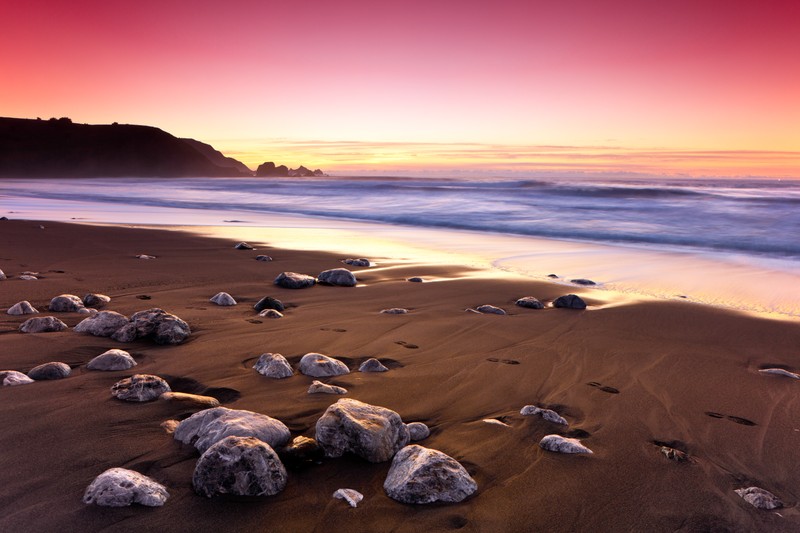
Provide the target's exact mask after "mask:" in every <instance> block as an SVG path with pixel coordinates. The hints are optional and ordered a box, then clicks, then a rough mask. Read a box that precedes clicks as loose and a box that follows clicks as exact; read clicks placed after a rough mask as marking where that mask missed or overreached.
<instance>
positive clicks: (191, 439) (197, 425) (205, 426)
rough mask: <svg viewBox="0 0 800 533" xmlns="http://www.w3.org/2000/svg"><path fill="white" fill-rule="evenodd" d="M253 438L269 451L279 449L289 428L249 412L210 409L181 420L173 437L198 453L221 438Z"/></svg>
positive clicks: (284, 442)
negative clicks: (269, 448) (266, 445)
mask: <svg viewBox="0 0 800 533" xmlns="http://www.w3.org/2000/svg"><path fill="white" fill-rule="evenodd" d="M234 435H235V436H237V437H255V438H256V439H259V440H261V441H264V442H266V443H267V444H269V445H270V446H272V447H273V448H280V447H281V446H283V445H284V444H286V443H287V442H289V440H290V439H291V434H290V433H289V428H287V427H286V425H285V424H284V423H283V422H281V421H280V420H277V419H275V418H272V417H270V416H267V415H263V414H261V413H254V412H253V411H245V410H240V409H228V408H227V407H214V408H212V409H206V410H204V411H199V412H197V413H195V414H193V415H192V416H190V417H189V418H187V419H185V420H182V421H181V423H180V424H178V427H177V428H176V429H175V434H174V435H173V436H174V438H175V439H176V440H179V441H181V442H183V443H184V444H191V445H193V446H194V447H195V448H197V449H198V450H199V451H200V452H204V451H206V450H207V449H208V448H209V447H211V446H212V445H213V444H214V443H216V442H219V441H221V440H222V439H224V438H225V437H230V436H234Z"/></svg>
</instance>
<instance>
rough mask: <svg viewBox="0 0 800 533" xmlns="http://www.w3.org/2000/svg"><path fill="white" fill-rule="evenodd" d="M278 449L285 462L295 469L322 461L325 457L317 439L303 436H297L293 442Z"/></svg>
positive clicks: (288, 466) (287, 465)
mask: <svg viewBox="0 0 800 533" xmlns="http://www.w3.org/2000/svg"><path fill="white" fill-rule="evenodd" d="M277 451H278V455H279V456H280V458H281V461H283V464H284V465H286V467H287V468H290V469H295V470H298V469H301V468H304V467H306V466H309V465H311V464H316V463H320V462H321V461H322V459H323V458H324V457H325V454H324V453H323V451H322V448H320V447H319V445H318V444H317V441H315V440H314V439H309V438H308V437H301V436H298V437H295V438H294V439H292V442H290V443H289V444H287V445H286V446H285V447H284V448H280V449H278V450H277Z"/></svg>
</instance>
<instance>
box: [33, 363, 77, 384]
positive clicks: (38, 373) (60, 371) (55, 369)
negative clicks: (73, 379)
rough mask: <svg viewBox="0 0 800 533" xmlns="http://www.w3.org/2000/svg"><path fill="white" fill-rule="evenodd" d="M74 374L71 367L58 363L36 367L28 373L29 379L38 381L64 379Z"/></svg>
mask: <svg viewBox="0 0 800 533" xmlns="http://www.w3.org/2000/svg"><path fill="white" fill-rule="evenodd" d="M71 373H72V370H71V369H70V367H69V365H68V364H66V363H59V362H56V361H53V362H50V363H44V364H42V365H39V366H35V367H33V368H31V369H30V370H29V371H28V377H29V378H31V379H35V380H36V381H42V380H47V379H64V378H65V377H67V376H69V375H70V374H71Z"/></svg>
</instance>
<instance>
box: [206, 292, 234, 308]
mask: <svg viewBox="0 0 800 533" xmlns="http://www.w3.org/2000/svg"><path fill="white" fill-rule="evenodd" d="M209 301H210V302H212V303H215V304H217V305H236V300H234V299H233V296H231V295H230V294H228V293H227V292H218V293H217V294H215V295H214V296H212V297H211V299H210V300H209Z"/></svg>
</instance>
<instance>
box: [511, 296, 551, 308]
mask: <svg viewBox="0 0 800 533" xmlns="http://www.w3.org/2000/svg"><path fill="white" fill-rule="evenodd" d="M514 303H516V304H517V305H518V306H520V307H527V308H528V309H544V304H543V303H542V302H540V301H539V300H538V299H536V298H534V297H533V296H523V297H522V298H520V299H519V300H517V301H516V302H514Z"/></svg>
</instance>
